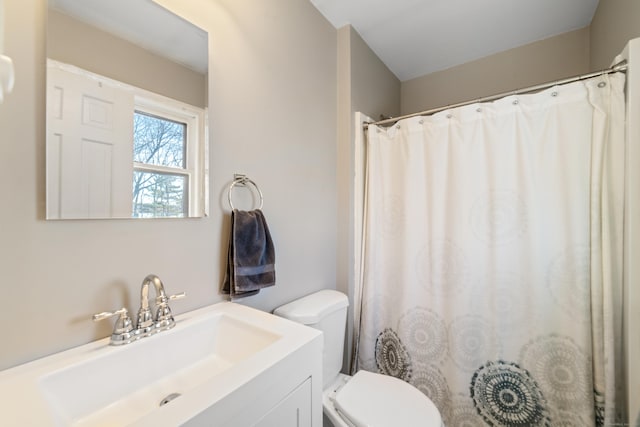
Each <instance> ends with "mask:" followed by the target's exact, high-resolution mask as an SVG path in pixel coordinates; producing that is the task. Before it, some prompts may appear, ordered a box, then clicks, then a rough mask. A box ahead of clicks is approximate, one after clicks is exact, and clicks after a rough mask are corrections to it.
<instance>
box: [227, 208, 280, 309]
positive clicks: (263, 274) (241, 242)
mask: <svg viewBox="0 0 640 427" xmlns="http://www.w3.org/2000/svg"><path fill="white" fill-rule="evenodd" d="M275 263H276V252H275V249H274V247H273V241H272V240H271V234H270V233H269V227H268V226H267V221H266V220H265V219H264V214H263V213H262V211H261V210H260V209H256V210H252V211H240V210H237V209H234V210H233V212H231V235H230V236H229V254H228V257H227V269H226V273H225V277H224V284H223V287H222V291H223V292H224V293H225V294H230V295H231V297H232V298H239V297H245V296H249V295H255V294H257V293H258V292H260V289H262V288H266V287H268V286H273V285H275V284H276V271H275Z"/></svg>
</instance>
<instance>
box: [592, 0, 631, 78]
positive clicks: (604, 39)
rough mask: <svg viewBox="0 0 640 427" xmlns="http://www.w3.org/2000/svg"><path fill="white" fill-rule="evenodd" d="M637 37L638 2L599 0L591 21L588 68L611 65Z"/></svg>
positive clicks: (596, 68)
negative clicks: (589, 66) (629, 42)
mask: <svg viewBox="0 0 640 427" xmlns="http://www.w3.org/2000/svg"><path fill="white" fill-rule="evenodd" d="M636 37H640V1H638V0H600V3H598V9H596V13H595V15H594V17H593V20H592V21H591V34H590V40H591V59H590V63H591V69H592V70H601V69H603V68H607V67H608V66H610V65H611V62H612V61H613V58H614V57H615V56H616V55H618V54H619V53H620V52H621V51H622V49H623V48H624V46H625V45H626V43H627V41H629V40H631V39H633V38H636Z"/></svg>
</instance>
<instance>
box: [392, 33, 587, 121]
mask: <svg viewBox="0 0 640 427" xmlns="http://www.w3.org/2000/svg"><path fill="white" fill-rule="evenodd" d="M588 70H589V28H588V27H585V28H583V29H580V30H575V31H571V32H568V33H564V34H561V35H559V36H555V37H551V38H548V39H545V40H541V41H538V42H535V43H531V44H528V45H525V46H521V47H518V48H515V49H510V50H507V51H505V52H501V53H497V54H495V55H491V56H488V57H486V58H482V59H478V60H476V61H472V62H468V63H466V64H462V65H459V66H457V67H452V68H449V69H447V70H443V71H439V72H435V73H431V74H427V75H426V76H422V77H417V78H415V79H411V80H407V81H405V82H402V96H401V99H402V114H410V113H414V112H418V111H423V110H428V109H431V108H437V107H442V106H446V105H449V104H455V103H457V102H464V101H468V100H472V99H476V98H481V97H485V96H489V95H495V94H499V93H502V92H506V91H509V90H514V89H519V88H523V87H528V86H532V85H535V84H540V83H545V82H549V81H553V80H558V79H561V78H564V77H569V76H574V75H577V74H582V73H586V72H587V71H588Z"/></svg>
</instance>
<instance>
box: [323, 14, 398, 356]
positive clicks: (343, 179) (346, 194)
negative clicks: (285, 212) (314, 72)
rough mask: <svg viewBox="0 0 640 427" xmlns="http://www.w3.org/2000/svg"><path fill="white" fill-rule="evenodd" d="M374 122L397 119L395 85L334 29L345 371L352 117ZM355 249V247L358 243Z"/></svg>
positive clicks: (353, 36) (352, 39)
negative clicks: (386, 117) (359, 114)
mask: <svg viewBox="0 0 640 427" xmlns="http://www.w3.org/2000/svg"><path fill="white" fill-rule="evenodd" d="M356 112H362V113H364V114H366V115H368V116H369V117H371V118H374V119H377V118H378V117H379V116H380V115H381V114H384V115H394V116H396V115H398V114H400V81H399V80H398V79H397V78H396V76H394V75H393V73H392V72H391V71H390V70H389V69H388V68H387V66H386V65H384V63H383V62H382V61H381V60H380V59H379V58H378V57H377V56H376V54H375V53H374V52H373V51H372V50H371V49H370V48H369V46H367V44H366V43H365V42H364V40H362V37H360V35H359V34H358V32H357V31H355V30H354V29H353V27H351V26H350V25H346V26H344V27H342V28H340V29H338V139H337V145H338V149H337V158H336V164H337V173H338V183H339V185H338V188H337V191H338V193H337V194H338V224H337V226H338V245H337V256H338V261H337V267H338V271H337V273H338V275H337V277H338V278H337V289H338V290H340V291H342V292H345V293H347V294H348V295H349V303H350V304H349V316H348V328H347V337H346V348H347V351H346V352H345V367H348V364H349V360H348V359H349V357H350V353H351V341H352V334H351V332H352V323H353V322H352V321H353V304H354V302H353V289H354V261H355V260H354V238H353V236H354V218H353V211H354V176H355V168H354V166H355V157H354V156H355V153H354V138H355V133H356V132H359V131H360V125H359V124H356V123H355V122H354V119H355V113H356ZM358 243H359V242H358Z"/></svg>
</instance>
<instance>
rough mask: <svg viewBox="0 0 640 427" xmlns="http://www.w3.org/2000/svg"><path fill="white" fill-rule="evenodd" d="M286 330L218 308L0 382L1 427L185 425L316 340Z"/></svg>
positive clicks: (258, 316) (25, 368) (241, 309)
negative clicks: (134, 339)
mask: <svg viewBox="0 0 640 427" xmlns="http://www.w3.org/2000/svg"><path fill="white" fill-rule="evenodd" d="M283 320H284V319H280V318H278V317H276V316H273V315H270V314H268V313H264V312H261V311H259V310H255V309H252V308H249V307H246V306H243V305H239V304H235V303H226V302H225V303H219V304H214V305H212V306H209V307H205V308H203V309H199V310H195V311H192V312H190V313H185V314H183V315H179V316H176V326H175V327H174V328H173V329H171V330H169V331H164V332H162V333H159V334H157V335H154V336H151V337H148V338H144V339H141V340H139V341H137V342H134V343H131V344H128V345H124V346H117V347H116V346H109V345H108V343H109V340H108V339H103V340H99V341H96V342H93V343H90V344H87V345H84V346H81V347H77V348H74V349H71V350H67V351H65V352H62V353H59V354H56V355H53V356H49V357H46V358H43V359H39V360H36V361H34V362H31V363H28V364H26V365H22V366H19V367H16V368H12V369H10V370H7V371H4V372H0V399H2V402H3V407H4V406H6V407H7V409H8V410H5V409H3V411H2V413H0V425H38V426H46V425H52V426H78V427H80V426H98V425H100V426H104V425H109V426H111V425H113V426H125V425H180V424H183V423H185V422H187V421H188V420H189V419H190V418H192V417H193V416H195V415H197V414H198V413H200V412H202V411H204V410H205V409H207V408H209V407H211V405H213V404H215V403H216V402H217V401H219V400H221V399H223V398H224V397H225V396H227V395H229V394H230V393H232V392H234V391H235V390H237V389H239V388H241V387H242V386H243V385H245V384H247V383H250V382H251V381H252V379H253V378H255V377H256V376H258V375H259V374H260V373H262V372H264V371H266V370H268V369H269V368H270V367H271V366H274V365H275V364H276V363H278V361H280V360H282V359H285V358H286V357H287V355H289V354H291V353H292V352H293V351H295V349H296V348H298V347H300V346H301V345H303V344H304V343H305V342H308V341H313V340H314V339H316V338H317V335H318V333H317V331H314V330H312V329H310V328H306V327H301V325H297V324H295V323H293V322H288V321H284V322H283ZM10 402H13V403H14V404H7V403H10ZM170 420H171V421H170Z"/></svg>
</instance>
